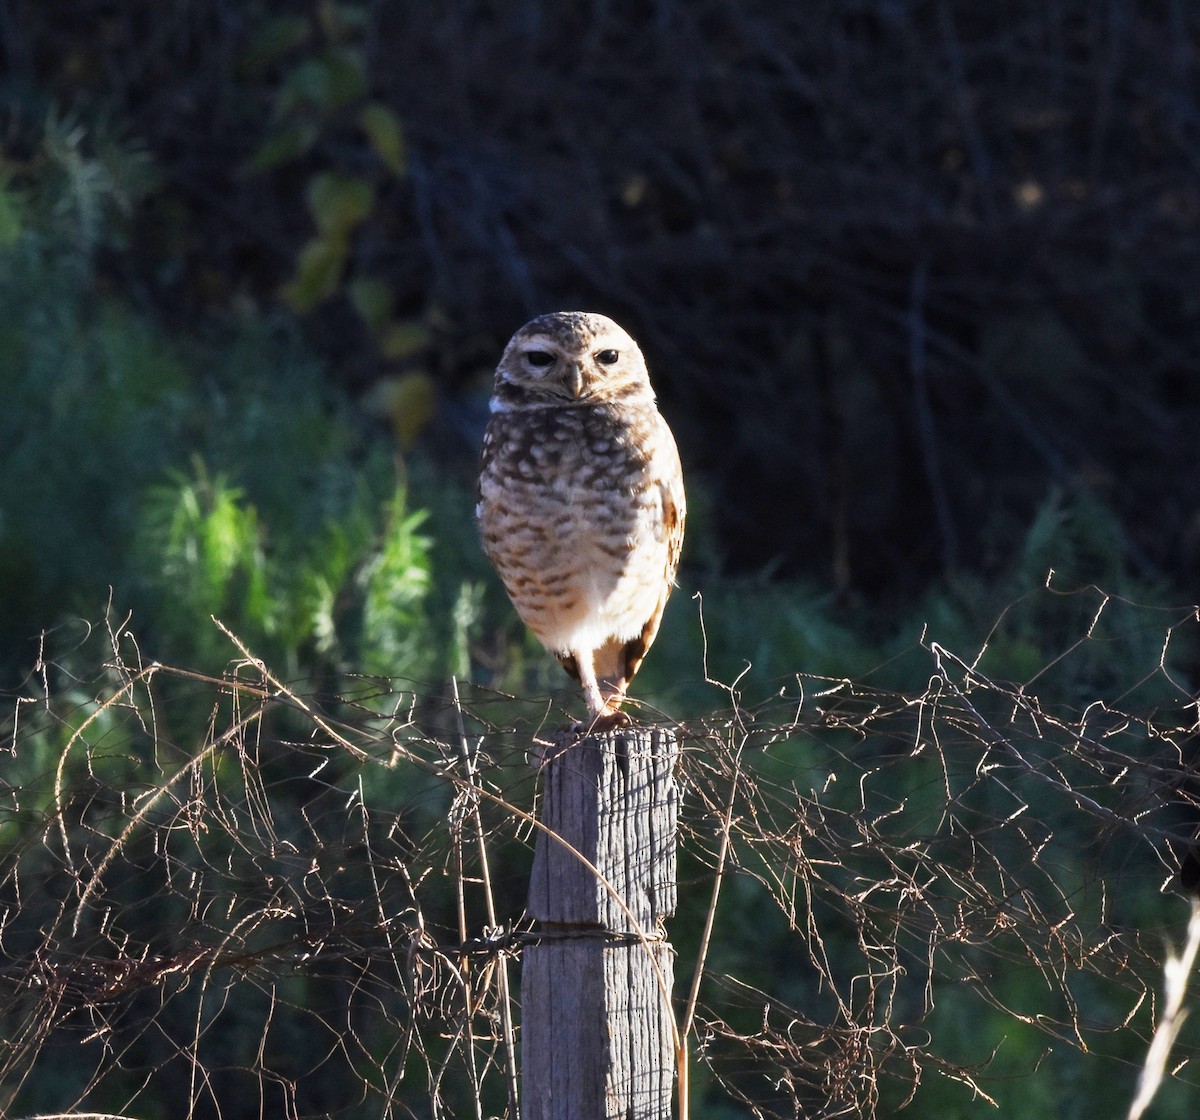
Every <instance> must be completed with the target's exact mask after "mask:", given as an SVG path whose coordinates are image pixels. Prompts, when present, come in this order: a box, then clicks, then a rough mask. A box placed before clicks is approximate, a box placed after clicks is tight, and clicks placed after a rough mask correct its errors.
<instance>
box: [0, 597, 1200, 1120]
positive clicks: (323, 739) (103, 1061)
mask: <svg viewBox="0 0 1200 1120" xmlns="http://www.w3.org/2000/svg"><path fill="white" fill-rule="evenodd" d="M1078 605H1079V606H1080V607H1083V606H1086V607H1087V609H1086V610H1081V611H1080V612H1078V614H1077V624H1078V628H1077V629H1076V630H1075V631H1074V632H1073V633H1065V634H1064V640H1063V643H1062V647H1061V653H1060V654H1058V655H1056V656H1055V657H1053V658H1051V659H1049V660H1046V661H1045V663H1042V664H1038V665H1036V666H1034V667H1033V668H1032V670H1031V671H1030V672H1028V673H1027V674H1026V675H1025V677H1024V679H1023V680H1022V681H1019V682H1016V681H1013V680H1011V679H1008V678H1006V677H1003V676H1001V675H1000V674H999V673H995V672H994V671H993V670H992V669H991V668H990V667H989V666H990V663H991V661H992V660H995V658H994V656H993V652H992V647H993V645H994V644H995V643H996V642H997V641H998V640H999V638H998V635H1000V634H1001V632H1002V631H1003V629H1004V627H1005V625H1007V622H1006V619H1005V618H1002V619H1001V620H1000V621H999V622H998V623H997V629H996V631H994V632H993V635H992V638H991V639H990V640H989V642H988V643H984V644H983V645H982V646H981V647H980V648H976V649H973V650H970V651H964V650H962V649H958V650H954V649H950V648H947V647H946V646H945V645H943V644H941V643H940V642H938V641H936V640H933V639H932V638H931V637H930V636H929V635H923V636H922V639H921V640H920V641H919V642H916V643H914V644H913V645H912V646H911V647H909V648H908V649H906V650H904V651H903V653H902V654H901V655H899V656H898V657H897V659H896V660H895V661H894V662H891V663H889V664H888V665H886V666H882V667H881V668H880V669H879V670H877V671H876V672H875V673H871V674H866V675H865V676H864V678H863V679H859V680H849V679H846V680H840V679H839V680H835V679H826V678H820V677H814V676H807V675H803V674H799V675H797V676H795V677H793V678H791V679H789V680H787V681H779V682H775V683H776V687H775V689H774V691H773V693H772V694H771V696H770V697H769V699H766V700H756V701H754V702H753V703H750V702H748V701H747V700H746V699H745V698H744V697H743V696H742V695H741V694H740V693H739V692H738V691H737V690H736V689H735V688H733V687H732V686H730V687H723V688H722V692H721V694H722V695H723V698H724V699H723V701H722V707H721V709H720V710H719V711H717V712H715V713H714V714H712V715H711V716H709V717H707V718H704V719H700V720H695V721H686V722H684V723H681V724H678V725H677V726H676V730H677V733H678V735H679V737H680V740H681V743H682V745H683V747H684V750H683V752H682V760H683V761H682V764H681V775H680V777H681V781H682V784H683V789H684V799H683V806H684V808H683V820H682V830H681V849H682V859H681V900H682V901H681V909H680V913H679V914H678V915H677V916H676V918H675V919H674V921H673V922H672V923H671V926H670V929H669V931H668V932H669V934H670V936H671V938H672V940H673V941H674V943H675V945H676V948H677V950H678V952H679V954H680V959H679V965H678V967H677V973H678V974H680V975H682V976H686V975H687V974H688V972H689V969H690V967H691V962H692V961H693V960H694V959H695V956H696V951H697V945H696V940H697V931H698V930H699V928H700V927H701V926H702V924H703V917H704V912H705V907H706V906H707V905H708V902H709V899H710V896H711V885H712V877H713V874H714V869H715V868H716V866H717V861H718V855H717V853H718V851H719V849H720V848H721V839H722V835H723V834H724V832H725V831H726V830H728V846H727V858H726V861H725V864H724V890H723V893H722V894H721V897H720V901H719V903H718V918H717V923H716V930H717V932H716V937H715V940H714V943H713V945H712V948H711V950H710V952H709V955H708V958H707V961H706V972H705V976H704V978H703V981H702V983H701V985H700V1005H699V1009H698V1012H697V1015H696V1019H695V1023H694V1031H693V1037H692V1039H691V1042H690V1047H691V1052H692V1062H693V1064H694V1067H695V1069H696V1073H695V1075H694V1076H693V1081H694V1083H695V1084H696V1087H697V1088H696V1093H695V1102H696V1103H695V1107H694V1114H695V1115H706V1114H708V1113H706V1112H705V1109H706V1108H709V1109H711V1114H712V1115H730V1114H731V1113H730V1111H729V1110H730V1109H731V1108H732V1109H735V1110H740V1111H741V1112H742V1113H744V1114H747V1115H753V1116H762V1117H767V1116H772V1117H774V1116H779V1117H798V1116H804V1117H838V1116H855V1117H871V1116H885V1115H891V1114H892V1113H893V1112H894V1111H897V1110H899V1109H900V1108H902V1106H903V1105H905V1104H906V1103H909V1102H912V1101H914V1100H919V1099H921V1097H920V1095H921V1094H922V1093H927V1092H929V1091H930V1087H931V1086H933V1085H935V1084H936V1083H938V1082H948V1083H956V1084H959V1085H961V1094H962V1096H961V1099H962V1101H963V1102H968V1103H969V1102H971V1101H976V1102H983V1103H982V1104H980V1105H979V1107H980V1108H982V1109H984V1111H985V1112H987V1111H991V1108H990V1106H988V1105H987V1102H988V1101H992V1100H994V1099H996V1093H997V1085H1002V1084H1004V1083H1005V1082H1007V1081H1011V1079H1012V1078H1014V1077H1021V1076H1033V1075H1035V1074H1036V1072H1037V1071H1038V1070H1039V1068H1040V1067H1041V1066H1042V1065H1043V1064H1044V1063H1047V1062H1050V1063H1054V1062H1059V1061H1061V1060H1063V1059H1062V1057H1061V1055H1062V1054H1063V1053H1064V1052H1065V1053H1072V1054H1086V1055H1093V1056H1098V1057H1100V1058H1103V1059H1104V1060H1105V1061H1109V1062H1111V1063H1113V1065H1112V1066H1111V1067H1110V1068H1112V1069H1114V1070H1116V1073H1115V1074H1114V1075H1113V1076H1114V1078H1115V1080H1114V1082H1113V1084H1114V1085H1116V1086H1118V1087H1120V1086H1126V1087H1127V1089H1128V1091H1127V1092H1126V1093H1125V1100H1127V1101H1128V1100H1130V1099H1132V1096H1133V1086H1134V1083H1135V1080H1136V1075H1137V1067H1138V1065H1139V1063H1140V1062H1141V1060H1142V1057H1143V1056H1144V1054H1145V1051H1146V1048H1147V1046H1148V1044H1149V1039H1150V1035H1151V1033H1152V1031H1153V1028H1154V1024H1155V1023H1156V1022H1157V1020H1158V1017H1159V1007H1160V1002H1161V997H1160V989H1161V987H1162V978H1163V966H1164V957H1165V955H1166V952H1167V948H1168V943H1169V942H1170V941H1171V940H1172V938H1175V937H1177V936H1179V935H1180V934H1181V932H1182V930H1183V927H1184V925H1185V924H1186V905H1185V904H1184V902H1182V901H1180V900H1179V898H1177V897H1176V896H1179V895H1183V894H1185V893H1186V892H1185V891H1184V890H1183V888H1182V887H1181V879H1180V872H1181V866H1182V874H1183V881H1184V882H1188V881H1194V879H1193V880H1189V875H1191V876H1193V877H1194V876H1195V873H1196V872H1195V866H1196V865H1195V861H1194V857H1193V856H1192V855H1191V854H1190V853H1191V845H1192V841H1193V839H1194V836H1195V829H1196V823H1197V821H1200V806H1198V805H1197V796H1196V794H1197V789H1198V786H1197V782H1196V771H1195V759H1194V755H1195V746H1196V743H1197V741H1198V738H1197V705H1196V701H1195V697H1194V696H1193V694H1192V691H1191V686H1190V685H1189V684H1188V683H1187V682H1188V679H1189V676H1190V674H1189V671H1188V665H1189V664H1190V660H1189V659H1191V658H1193V657H1194V656H1195V648H1196V634H1197V628H1198V625H1200V624H1198V622H1197V616H1196V613H1195V611H1194V610H1191V609H1188V610H1181V611H1179V612H1175V614H1171V613H1169V612H1162V611H1156V610H1151V609H1149V608H1142V607H1137V606H1134V605H1131V604H1126V603H1120V602H1117V601H1114V600H1111V599H1109V598H1108V597H1105V596H1103V595H1100V594H1099V593H1094V594H1093V593H1090V592H1089V593H1087V594H1086V595H1083V597H1082V598H1081V599H1080V600H1079V604H1078ZM97 641H99V642H101V643H102V645H103V646H104V652H103V657H102V658H101V657H100V655H98V654H95V649H96V646H95V643H96V642H97ZM231 641H233V642H234V646H231V649H234V652H235V653H237V655H238V656H237V659H236V660H234V661H232V662H231V663H230V666H229V668H228V670H227V671H226V672H225V673H224V674H222V675H219V676H205V675H203V674H199V673H195V672H193V671H190V670H185V669H182V668H174V667H169V666H164V665H158V664H150V663H148V662H146V661H144V660H143V659H142V657H141V654H140V652H139V649H138V646H137V644H136V641H135V639H134V637H133V635H132V634H131V633H129V632H128V631H127V630H125V629H123V628H122V627H120V626H110V627H108V628H107V629H101V630H99V631H97V632H96V633H94V634H92V635H90V636H88V637H86V638H85V639H81V640H80V641H79V642H78V643H74V642H72V641H70V640H68V636H67V635H61V634H60V635H51V636H49V637H48V638H47V639H46V647H45V649H44V651H43V657H42V658H41V660H40V661H39V665H38V670H37V673H36V674H35V675H34V677H32V678H31V680H30V682H29V687H28V688H27V689H26V690H25V692H24V693H23V694H22V695H21V696H20V697H18V698H16V700H15V703H14V705H13V708H12V716H11V721H10V727H9V734H8V736H7V757H6V758H5V759H4V762H3V771H2V777H0V781H2V782H3V787H2V792H0V860H2V862H0V954H2V957H0V986H2V989H3V992H4V996H3V1000H2V1003H0V1020H2V1029H0V1115H2V1116H4V1117H13V1118H16V1117H30V1116H37V1115H42V1116H46V1115H107V1116H125V1117H158V1116H171V1117H189V1118H192V1117H195V1118H200V1117H205V1118H207V1117H213V1118H216V1117H221V1118H222V1120H241V1118H250V1117H288V1118H295V1120H301V1118H308V1117H338V1118H341V1117H347V1118H350V1117H353V1118H358V1117H380V1118H390V1117H407V1116H433V1117H477V1118H480V1120H482V1117H484V1116H509V1117H512V1116H514V1114H515V1109H516V1106H515V1103H514V1098H515V1094H516V1082H517V1076H518V1071H517V1070H516V1069H515V1054H516V1053H517V1052H518V1050H519V1047H518V1045H517V1042H516V1036H517V1035H518V1034H519V1029H520V1008H519V985H518V984H517V982H516V981H517V980H518V978H519V970H518V967H517V966H518V965H519V960H520V947H521V944H522V938H523V936H524V935H525V934H526V933H527V932H528V930H529V928H530V927H529V924H528V922H526V920H525V919H524V917H523V907H524V895H525V889H526V884H527V880H528V873H529V866H530V862H531V858H532V838H533V828H532V825H531V823H530V819H529V815H530V814H531V813H532V812H533V811H534V810H535V807H536V761H537V749H536V748H537V743H538V741H539V740H540V739H542V738H544V737H546V736H547V735H549V734H550V733H552V731H553V730H554V729H555V728H556V727H558V726H561V724H563V723H565V722H567V720H566V717H565V716H564V715H563V714H562V713H561V712H560V711H557V710H556V709H555V707H554V705H553V704H552V703H551V702H549V701H545V702H535V701H518V700H516V699H514V698H512V697H507V696H502V695H497V694H494V693H489V692H487V691H486V690H484V689H482V688H472V689H470V690H467V689H466V688H465V687H464V690H463V693H462V696H461V697H459V695H458V692H457V689H451V688H444V689H435V688H425V689H416V690H414V689H413V688H411V687H409V686H407V685H405V684H404V683H403V682H396V681H370V680H365V679H364V680H360V681H357V682H355V683H354V685H353V687H350V688H347V689H345V690H343V693H342V694H341V695H338V696H329V697H320V696H316V695H304V694H302V693H301V692H300V691H298V690H294V689H292V688H290V687H289V686H288V685H286V684H285V683H283V682H281V681H280V680H279V679H278V678H277V677H276V676H274V675H273V674H272V673H271V671H270V670H269V668H268V667H266V666H264V665H262V664H261V663H259V662H256V661H255V660H254V659H253V657H252V656H250V655H249V651H246V650H244V649H241V650H238V649H236V639H233V638H232V637H231ZM56 646H57V647H62V648H63V649H65V650H66V651H67V652H66V653H62V654H60V653H58V652H56ZM71 647H73V648H71ZM1009 648H1010V649H1011V643H1009ZM89 657H92V658H93V659H92V660H91V661H90V662H89ZM87 664H91V665H93V666H95V667H96V668H94V669H93V670H92V671H91V673H90V674H85V673H83V672H81V670H80V665H87ZM101 664H102V667H100V666H101ZM1118 664H1119V665H1121V666H1124V667H1125V669H1124V670H1123V673H1124V675H1122V673H1119V672H1117V671H1116V670H1115V668H1114V667H1115V666H1117V665H1118ZM1130 667H1132V668H1130ZM1126 678H1127V679H1126ZM906 680H907V681H912V680H916V681H919V682H920V683H919V686H918V687H917V688H914V689H906V688H905V687H904V683H903V682H905V681H906ZM647 718H651V717H650V716H649V714H647ZM196 727H202V728H204V731H203V733H202V734H200V735H198V736H196V735H192V734H191V733H189V732H186V731H185V730H184V729H190V728H196ZM1189 861H1192V862H1189ZM1189 868H1190V870H1189ZM510 980H511V982H512V983H511V987H510ZM681 986H682V985H681ZM1198 1044H1200V1042H1198V1040H1197V1039H1196V1038H1194V1037H1192V1036H1189V1034H1188V1033H1187V1031H1186V1030H1185V1031H1184V1032H1183V1033H1182V1034H1180V1036H1179V1037H1178V1039H1177V1040H1176V1042H1175V1047H1174V1051H1173V1055H1172V1057H1171V1065H1170V1067H1169V1070H1168V1072H1169V1073H1170V1075H1171V1076H1170V1081H1171V1082H1172V1084H1173V1085H1174V1086H1176V1088H1177V1090H1178V1091H1179V1092H1190V1091H1191V1090H1190V1089H1189V1087H1190V1086H1193V1085H1195V1082H1196V1078H1195V1075H1194V1074H1193V1072H1192V1066H1191V1057H1192V1055H1193V1052H1194V1051H1195V1049H1196V1047H1197V1045H1198ZM1014 1051H1016V1053H1015V1055H1014ZM1197 1088H1198V1089H1200V1087H1197ZM1119 1091H1120V1092H1125V1090H1124V1089H1119ZM939 1099H941V1098H939ZM1189 1099H1192V1100H1195V1099H1200V1097H1192V1098H1189ZM722 1102H724V1103H723V1104H722ZM963 1107H964V1108H966V1107H967V1104H966V1103H964V1106H963ZM981 1114H982V1113H981Z"/></svg>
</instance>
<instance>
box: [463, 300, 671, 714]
mask: <svg viewBox="0 0 1200 1120" xmlns="http://www.w3.org/2000/svg"><path fill="white" fill-rule="evenodd" d="M491 410H492V415H491V420H490V422H489V423H488V427H487V432H486V434H485V435H484V441H483V463H482V469H481V472H480V479H479V505H478V507H477V515H478V520H479V530H480V535H481V537H482V539H483V546H484V549H485V550H486V552H487V554H488V557H489V558H490V559H491V561H492V563H493V564H494V565H495V566H496V570H497V572H498V573H499V574H500V578H501V580H502V581H503V583H504V587H505V589H506V590H507V591H508V595H509V598H510V599H512V601H513V605H514V606H515V607H516V608H517V613H518V614H520V616H521V618H522V619H523V620H524V622H525V624H526V625H527V626H528V627H529V628H530V629H531V630H532V631H533V632H534V634H535V635H537V637H538V639H539V640H540V641H541V642H542V644H543V645H544V646H545V647H546V648H547V649H548V650H550V651H551V652H552V653H554V654H555V655H556V656H557V657H558V659H559V660H560V661H561V662H562V664H563V666H564V667H565V668H566V669H567V670H568V672H571V673H572V674H573V675H575V676H578V677H579V679H580V681H581V683H582V684H583V690H584V697H585V699H586V701H587V706H588V715H589V717H590V718H591V719H592V720H593V721H595V720H597V719H598V718H601V717H614V718H615V715H616V713H617V711H618V709H619V707H620V704H621V702H622V700H623V699H624V696H625V690H626V688H627V687H628V685H629V681H630V680H631V679H632V677H633V675H634V673H636V672H637V669H638V666H639V665H640V664H641V662H642V658H643V657H644V656H645V654H646V650H647V649H649V647H650V644H651V643H652V642H653V641H654V637H655V635H656V634H657V633H658V626H659V623H660V621H661V620H662V612H663V607H664V606H665V605H666V601H667V596H668V595H669V594H670V590H671V585H672V581H673V580H674V578H675V570H676V567H677V566H678V563H679V550H680V546H681V545H682V543H683V522H684V512H685V507H684V494H683V473H682V470H681V468H680V465H679V453H678V451H677V450H676V448H675V440H674V439H673V438H672V436H671V431H670V429H669V428H668V427H667V424H666V421H665V420H663V418H662V416H661V415H660V414H659V411H658V407H657V405H656V404H655V400H654V391H653V389H652V388H651V386H650V378H649V375H648V374H647V372H646V363H645V359H644V358H643V357H642V353H641V351H640V350H639V349H638V347H637V344H636V343H635V342H634V341H633V339H632V338H631V337H630V336H629V335H628V334H627V333H626V332H625V331H624V330H622V329H621V328H620V327H619V326H618V325H617V324H616V323H614V322H613V321H612V320H611V319H607V318H605V317H604V316H603V315H594V314H588V313H585V312H574V311H571V312H557V313H555V314H552V315H543V316H541V317H539V318H537V319H534V320H533V321H532V322H530V323H527V324H526V325H525V326H524V327H522V328H521V329H520V330H519V331H517V333H516V334H515V335H513V337H512V340H511V341H510V342H509V344H508V346H507V347H506V348H505V351H504V355H503V357H502V358H501V359H500V364H499V366H498V367H497V369H496V380H495V387H494V391H493V395H492V403H491Z"/></svg>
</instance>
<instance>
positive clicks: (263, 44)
mask: <svg viewBox="0 0 1200 1120" xmlns="http://www.w3.org/2000/svg"><path fill="white" fill-rule="evenodd" d="M309 30H310V29H309V23H308V20H307V19H305V18H304V16H278V17H276V18H275V19H269V20H267V22H266V23H264V24H263V25H262V26H261V27H260V28H259V29H258V30H257V31H256V32H255V34H254V36H253V38H252V39H251V40H250V45H249V47H248V48H247V50H246V53H245V54H244V55H243V57H242V67H243V69H245V70H246V72H247V73H250V74H258V73H261V72H262V71H263V70H265V69H266V68H267V67H268V66H270V65H271V63H273V62H276V61H278V60H279V59H280V58H282V57H283V56H284V55H285V54H287V53H288V52H289V51H292V50H295V48H296V47H298V46H299V45H300V44H301V43H303V42H304V41H305V40H306V39H308V36H309Z"/></svg>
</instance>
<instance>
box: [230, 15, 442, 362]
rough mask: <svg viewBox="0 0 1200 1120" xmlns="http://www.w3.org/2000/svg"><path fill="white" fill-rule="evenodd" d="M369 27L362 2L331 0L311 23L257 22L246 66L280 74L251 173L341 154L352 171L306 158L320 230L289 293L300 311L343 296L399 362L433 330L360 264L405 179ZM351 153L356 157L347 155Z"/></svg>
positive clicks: (395, 122)
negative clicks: (398, 312)
mask: <svg viewBox="0 0 1200 1120" xmlns="http://www.w3.org/2000/svg"><path fill="white" fill-rule="evenodd" d="M369 23H370V19H369V17H368V13H367V9H366V8H365V7H362V6H358V5H352V4H341V5H335V4H326V5H322V6H321V8H320V9H319V10H318V11H317V12H316V13H315V14H314V16H313V17H312V18H311V19H309V18H305V17H303V16H291V15H288V16H278V17H272V18H268V19H266V20H265V21H264V22H263V23H262V24H261V25H260V26H259V27H258V29H257V31H256V33H255V34H254V35H253V37H252V39H251V41H250V45H249V46H248V48H247V50H246V54H245V57H244V61H243V66H244V69H245V72H246V73H247V75H248V76H251V77H253V78H255V79H258V80H262V79H264V78H268V79H270V77H271V76H272V75H273V81H274V107H273V110H272V113H271V122H270V125H269V128H268V132H267V135H266V137H265V138H264V139H263V141H262V142H261V144H260V145H259V147H258V150H257V151H256V152H255V153H254V155H253V156H252V157H251V158H250V160H249V161H248V163H247V165H246V169H247V171H249V172H250V173H252V174H255V175H264V174H269V173H272V172H275V171H279V170H283V169H287V168H292V167H294V166H295V165H296V164H297V163H298V162H299V161H300V160H302V159H305V160H306V161H308V160H309V157H311V156H313V155H314V153H318V152H322V151H333V152H336V153H337V154H336V156H335V157H334V164H333V165H334V166H335V167H341V168H349V167H353V168H354V173H353V174H350V173H348V172H347V171H338V170H317V171H311V170H309V169H308V167H307V164H306V167H305V173H306V174H307V175H308V179H307V185H306V189H305V200H306V204H307V207H308V212H309V217H310V218H311V220H312V222H313V224H314V225H315V226H316V230H317V232H316V235H315V236H313V237H312V238H310V239H309V240H308V241H307V242H306V243H305V244H304V245H303V246H302V248H301V249H300V251H299V254H298V256H297V258H296V264H295V269H294V271H293V274H292V277H291V279H290V280H289V281H288V282H287V283H286V284H285V285H284V287H283V290H282V295H283V298H284V301H285V302H286V303H287V305H288V306H289V307H290V308H291V309H292V310H293V311H295V312H297V313H298V314H301V315H305V314H308V313H309V312H311V311H314V310H315V309H316V308H317V307H318V306H320V305H321V304H322V303H324V302H325V301H327V300H330V299H333V298H344V299H346V300H347V301H348V302H349V305H350V306H351V307H352V308H354V309H355V310H356V311H357V312H358V313H359V315H360V316H361V318H362V321H363V323H364V325H365V326H366V327H367V329H368V331H369V332H370V334H371V336H372V337H373V338H374V340H375V344H376V346H377V347H378V349H379V351H380V352H381V353H382V354H383V355H384V356H385V357H390V358H396V357H404V356H407V354H408V353H410V352H412V351H414V350H420V349H424V348H425V347H427V346H428V343H429V331H428V329H427V328H426V326H425V325H424V324H423V323H422V322H419V321H416V320H403V319H397V318H396V317H395V316H394V315H393V314H392V302H393V299H392V293H391V291H390V289H388V287H387V286H386V285H385V284H384V283H383V281H382V280H380V279H379V278H378V277H376V276H373V275H371V273H370V272H369V271H365V270H364V268H365V266H356V247H355V235H356V233H357V232H358V230H359V229H360V228H361V227H363V226H365V225H367V224H369V223H371V222H375V223H378V222H379V221H380V211H381V210H382V209H383V208H384V206H385V205H386V203H387V199H388V198H389V192H391V191H393V190H394V189H395V186H396V184H398V183H402V182H403V181H404V180H405V179H406V177H407V175H408V158H407V148H406V142H405V133H404V126H403V123H402V122H401V119H400V117H399V116H398V115H397V113H396V111H395V110H394V109H393V108H392V107H391V106H390V105H387V104H384V103H383V102H382V101H378V100H373V99H372V98H371V96H370V88H371V75H370V67H369V63H368V58H369V54H370V52H369V50H368V46H369ZM348 150H349V151H353V152H354V153H355V158H353V159H350V160H348V159H346V158H345V157H346V153H347V151H348ZM391 209H392V210H393V211H394V210H395V207H394V205H393V206H392V207H391Z"/></svg>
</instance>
